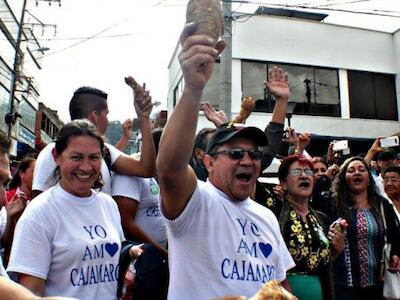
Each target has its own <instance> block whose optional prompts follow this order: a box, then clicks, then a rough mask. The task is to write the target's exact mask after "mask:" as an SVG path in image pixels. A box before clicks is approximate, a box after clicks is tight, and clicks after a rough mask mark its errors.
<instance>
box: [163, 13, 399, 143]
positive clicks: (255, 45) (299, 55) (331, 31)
mask: <svg viewBox="0 0 400 300" xmlns="http://www.w3.org/2000/svg"><path fill="white" fill-rule="evenodd" d="M177 53H178V52H176V53H175V54H174V57H173V59H172V60H171V63H170V91H169V100H168V109H169V110H171V109H172V108H173V107H172V100H173V90H174V87H175V86H176V84H177V81H178V80H180V78H181V72H180V67H179V63H178V61H177V57H176V56H177ZM399 53H400V32H396V33H395V34H390V33H384V32H378V31H370V30H365V29H357V28H350V27H345V26H337V25H330V24H324V23H320V22H313V21H305V20H297V19H292V18H281V17H271V16H254V17H252V18H250V19H249V20H248V21H247V22H244V23H236V24H235V26H234V31H233V62H232V115H233V117H234V116H235V115H236V114H237V113H238V112H239V110H240V99H241V98H242V87H241V59H252V60H258V61H276V62H282V63H294V64H302V65H312V66H321V67H331V68H337V69H338V74H339V92H340V105H341V114H342V115H341V118H334V117H316V116H303V115H301V116H300V115H294V116H293V118H292V126H293V127H294V128H295V129H296V131H298V132H303V131H308V132H311V133H314V134H320V135H332V136H353V137H366V138H374V137H377V136H387V135H391V134H393V133H395V132H397V131H399V122H397V121H381V120H367V119H351V118H350V104H349V91H348V79H347V70H349V69H350V70H361V71H369V72H379V73H387V74H396V75H398V74H400V54H399ZM396 92H397V99H400V78H399V76H396ZM398 111H399V113H400V101H399V100H398ZM270 119H271V115H270V114H267V113H252V115H251V116H250V118H249V120H248V124H250V125H254V126H257V127H259V128H264V127H265V125H266V124H267V123H268V122H269V121H270ZM203 127H212V124H211V123H210V122H208V121H207V120H206V119H205V118H204V117H202V116H201V117H200V118H199V123H198V129H201V128H203Z"/></svg>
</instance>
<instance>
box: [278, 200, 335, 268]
mask: <svg viewBox="0 0 400 300" xmlns="http://www.w3.org/2000/svg"><path fill="white" fill-rule="evenodd" d="M306 219H307V222H304V221H303V219H302V218H301V217H300V216H299V215H298V214H297V213H296V212H295V211H294V209H293V208H292V207H290V212H289V220H288V222H287V223H286V226H285V228H284V233H283V238H284V239H285V242H286V245H287V247H288V249H289V252H290V254H291V255H292V257H293V259H294V261H295V262H296V267H295V271H297V272H305V273H310V272H311V273H313V272H317V271H319V270H320V269H321V268H324V267H325V266H328V265H329V262H330V258H331V251H330V246H329V241H328V238H327V236H326V235H325V232H324V228H323V225H322V224H320V222H319V221H318V218H317V217H316V216H315V214H314V212H312V211H310V212H309V213H308V214H307V216H306Z"/></svg>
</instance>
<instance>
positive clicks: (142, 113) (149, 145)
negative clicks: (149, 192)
mask: <svg viewBox="0 0 400 300" xmlns="http://www.w3.org/2000/svg"><path fill="white" fill-rule="evenodd" d="M132 80H133V81H132ZM125 81H126V83H127V84H128V85H129V86H131V88H132V89H133V91H134V102H133V103H134V105H135V110H136V114H137V117H138V120H139V128H140V132H141V133H142V142H143V144H142V149H141V155H140V160H136V159H134V158H133V157H131V156H127V155H121V156H119V157H118V159H117V160H116V161H115V162H114V164H113V169H114V170H115V171H116V172H118V173H119V174H124V175H132V176H140V177H151V176H154V175H155V161H156V148H155V146H154V141H153V137H152V135H151V127H150V112H151V109H152V107H153V104H152V103H151V96H150V92H149V91H147V90H146V85H145V84H143V86H142V87H140V86H139V85H137V83H136V81H134V79H133V78H132V77H127V79H125ZM138 86H139V87H138Z"/></svg>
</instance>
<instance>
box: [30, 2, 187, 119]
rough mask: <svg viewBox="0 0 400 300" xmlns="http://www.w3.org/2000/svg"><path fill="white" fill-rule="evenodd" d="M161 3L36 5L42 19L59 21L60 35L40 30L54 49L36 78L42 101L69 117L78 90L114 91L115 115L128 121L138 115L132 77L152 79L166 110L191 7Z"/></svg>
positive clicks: (150, 85) (44, 41)
mask: <svg viewBox="0 0 400 300" xmlns="http://www.w3.org/2000/svg"><path fill="white" fill-rule="evenodd" d="M32 2H34V1H32ZM159 2H160V1H154V0H145V1H138V0H133V1H132V0H113V1H109V0H84V1H82V0H63V1H62V5H61V7H59V6H58V5H57V4H53V5H52V6H51V7H49V6H48V5H47V4H46V3H42V2H40V3H39V6H38V7H33V8H32V13H33V14H34V15H35V16H40V20H41V21H42V22H44V23H47V24H56V25H57V33H56V35H54V28H53V27H50V26H49V27H47V28H46V27H45V28H44V32H43V34H42V32H41V31H39V33H38V32H36V35H37V37H38V38H39V40H40V43H41V45H42V46H43V47H49V48H50V50H49V51H46V52H45V56H44V57H43V59H42V70H40V72H38V74H37V75H36V76H35V79H36V80H37V81H38V83H39V86H40V95H41V101H42V102H44V103H45V104H46V105H47V106H48V107H50V108H52V109H56V110H57V111H58V113H59V116H60V117H61V119H62V120H63V121H68V120H69V113H68V103H69V100H70V98H71V96H72V93H73V91H74V90H75V89H77V88H78V87H80V86H84V85H85V86H94V87H97V88H99V89H102V90H104V91H105V92H106V93H108V99H109V101H108V104H109V110H110V113H109V119H110V120H120V121H123V120H125V119H126V118H133V117H134V116H135V112H134V108H133V102H132V93H131V90H130V88H129V87H128V86H127V85H126V84H125V82H124V77H125V76H128V75H131V76H133V77H134V78H136V80H137V81H138V82H146V85H147V87H148V89H150V91H151V94H152V96H153V99H154V101H160V102H162V105H161V106H159V107H157V108H156V109H157V110H159V109H161V108H166V99H167V89H168V63H169V60H170V58H171V55H172V53H173V51H174V49H175V46H176V44H177V41H178V38H179V34H180V30H181V28H182V27H183V24H184V21H185V17H184V16H185V5H184V4H181V5H179V6H160V5H157V3H159ZM180 2H181V3H182V1H180ZM38 18H39V17H38ZM40 30H41V29H40ZM49 39H50V40H49Z"/></svg>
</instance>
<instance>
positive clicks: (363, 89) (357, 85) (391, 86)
mask: <svg viewBox="0 0 400 300" xmlns="http://www.w3.org/2000/svg"><path fill="white" fill-rule="evenodd" d="M348 79H349V97H350V117H351V118H363V119H377V120H398V113H397V102H396V88H395V76H394V75H390V74H381V73H371V72H361V71H348Z"/></svg>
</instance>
